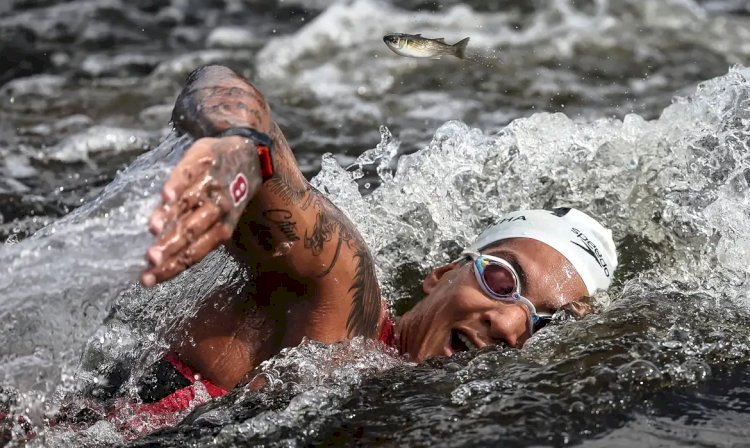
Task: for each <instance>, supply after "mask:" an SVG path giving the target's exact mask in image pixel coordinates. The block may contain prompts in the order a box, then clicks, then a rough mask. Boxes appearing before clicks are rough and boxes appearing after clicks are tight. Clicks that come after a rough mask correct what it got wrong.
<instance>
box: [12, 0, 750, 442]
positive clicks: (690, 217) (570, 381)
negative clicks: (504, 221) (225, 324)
mask: <svg viewBox="0 0 750 448" xmlns="http://www.w3.org/2000/svg"><path fill="white" fill-rule="evenodd" d="M253 8H255V9H253ZM391 31H396V32H422V33H423V34H425V35H427V36H431V37H445V38H446V39H447V40H448V41H453V40H458V39H460V38H462V37H466V36H470V37H471V43H470V45H469V49H470V50H471V51H473V53H470V54H473V56H472V60H471V61H469V62H462V61H459V60H454V59H444V60H440V61H421V60H409V59H403V58H399V57H397V56H396V55H394V54H392V53H390V51H389V50H388V49H387V48H385V46H384V45H383V44H382V41H381V37H382V35H383V34H385V33H387V32H391ZM0 35H3V36H6V37H8V38H7V39H5V40H4V41H3V42H4V43H2V44H0V45H5V47H3V48H2V50H3V52H4V53H6V54H12V53H9V52H15V53H14V54H18V55H20V56H19V57H23V60H24V61H26V63H25V64H20V65H19V64H16V65H11V66H9V67H1V68H2V69H3V71H2V75H1V76H2V77H1V78H0V82H3V83H4V85H2V86H1V87H0V104H2V107H1V108H0V154H2V164H0V197H1V198H2V200H0V215H2V219H0V236H2V238H3V239H5V240H6V243H5V244H4V245H3V246H2V248H0V269H2V272H3V275H2V277H0V320H2V322H4V325H3V326H2V327H0V338H1V339H2V340H3V341H4V342H5V343H4V344H3V345H2V346H1V347H0V360H2V362H0V385H2V389H3V392H0V403H4V402H10V405H11V406H12V407H13V408H14V409H15V410H16V411H17V412H18V413H22V414H25V415H28V416H29V418H30V419H31V421H32V422H34V424H35V427H36V432H37V433H38V436H37V439H35V441H33V442H32V445H41V446H100V445H117V444H123V445H131V446H153V445H159V446H181V445H182V446H184V445H190V446H206V445H216V446H240V445H248V444H250V445H252V444H263V445H283V446H301V445H308V444H315V443H334V444H345V443H346V441H351V440H356V441H357V443H360V444H362V445H371V444H376V443H377V444H384V445H416V446H421V445H434V444H439V445H447V446H464V445H477V444H495V445H496V444H501V443H502V444H505V445H511V446H516V445H535V444H536V445H538V444H542V445H549V444H552V445H564V444H581V445H585V446H634V445H637V446H643V445H700V446H705V445H708V446H716V445H720V446H727V445H732V444H740V445H741V444H744V443H745V440H746V439H747V436H748V435H749V433H748V430H747V429H746V425H745V424H744V422H745V420H746V419H747V414H748V404H747V403H748V402H750V401H748V391H749V390H750V376H749V375H748V373H749V372H750V334H748V332H747V330H746V329H747V325H748V319H749V318H750V300H749V299H750V298H749V297H748V294H747V292H746V289H747V288H746V283H747V276H748V268H747V266H748V260H750V257H749V256H748V251H750V238H748V236H747V235H748V234H750V216H749V215H748V213H747V210H748V209H750V208H749V207H748V205H749V204H748V202H749V200H748V183H749V182H750V159H749V157H750V156H749V154H750V152H748V142H749V141H750V113H749V112H748V111H749V110H750V69H748V68H745V67H744V66H743V64H744V65H747V64H748V56H750V46H748V44H747V42H750V10H748V7H747V5H746V3H745V2H742V1H731V0H714V1H710V0H706V1H699V2H695V1H689V0H669V1H635V0H632V1H618V2H615V1H603V0H600V1H593V0H592V1H575V2H568V1H553V2H505V3H503V6H502V8H501V7H498V6H497V5H496V3H495V2H482V1H475V2H442V3H432V2H417V1H413V2H405V3H404V2H399V3H398V6H396V4H395V2H394V3H393V4H392V3H389V2H378V1H374V0H358V1H350V2H332V3H330V4H329V3H328V2H295V1H288V0H287V1H283V2H281V1H279V2H278V3H274V2H267V4H264V5H260V4H258V5H255V6H247V5H245V4H244V3H243V2H238V1H230V0H226V1H219V0H217V1H213V2H206V3H200V4H197V3H194V2H190V1H188V0H184V1H183V0H172V1H167V0H164V1H158V2H132V3H131V2H128V3H127V5H126V3H125V2H120V1H116V0H111V1H110V0H108V1H92V0H89V1H85V0H78V1H68V2H51V1H45V0H33V1H32V0H15V1H11V2H10V3H4V4H3V5H2V6H0ZM32 44H33V45H32ZM216 62H218V63H224V64H229V65H230V66H233V67H235V68H236V69H238V71H240V72H242V73H243V74H245V75H246V76H248V77H250V78H251V79H253V80H254V81H255V82H256V83H257V84H258V85H259V87H260V88H261V89H262V90H263V91H264V92H266V94H267V96H268V98H269V101H270V103H271V106H272V108H273V110H274V112H275V114H276V116H277V119H278V121H279V122H280V124H281V125H282V127H283V128H284V131H285V133H286V134H287V135H288V137H289V139H290V142H291V144H292V146H293V147H294V148H295V152H296V154H297V156H298V159H299V161H300V165H301V167H302V169H303V172H304V173H305V174H306V175H307V176H308V177H313V176H315V177H314V178H313V180H312V181H313V183H314V184H315V185H316V186H317V187H318V188H320V189H322V190H324V191H325V192H327V194H328V195H329V197H331V198H332V200H333V201H334V202H335V203H337V204H338V205H339V206H340V207H341V208H342V209H344V211H345V212H346V213H347V214H348V215H349V216H350V218H351V219H352V220H353V221H354V222H355V223H356V224H357V226H358V227H359V228H360V230H361V231H362V233H363V236H364V237H365V239H366V241H367V243H368V245H369V246H370V248H371V250H372V251H373V254H374V255H375V257H376V262H377V265H378V275H379V279H380V281H381V284H382V286H383V290H384V292H385V295H386V298H387V299H388V301H389V303H390V304H391V306H392V308H393V310H394V311H395V312H396V313H400V312H402V311H403V310H405V309H408V307H409V306H410V305H411V304H413V303H414V301H415V300H418V298H419V284H420V281H421V277H422V276H423V275H424V273H425V272H426V271H427V270H428V269H429V267H431V266H434V265H435V264H437V263H441V262H444V261H447V260H449V259H451V258H452V257H453V256H455V255H456V253H457V252H458V251H459V250H460V248H461V247H462V246H463V245H464V244H466V243H467V242H469V241H470V240H471V239H472V238H473V236H474V235H476V234H477V233H478V232H479V231H480V230H481V229H482V228H483V227H484V226H485V225H486V224H487V223H489V222H491V221H492V220H493V219H494V218H496V217H497V216H499V215H501V214H503V213H504V212H506V211H509V210H513V209H517V208H527V207H530V208H539V207H551V206H560V205H567V206H575V207H579V208H581V209H583V210H586V211H587V212H589V213H591V214H593V215H595V216H598V217H600V218H601V219H602V220H603V221H605V222H606V223H607V224H608V225H609V226H610V227H611V228H612V229H613V230H614V233H615V235H616V237H617V242H618V247H619V251H620V260H621V267H620V270H619V272H618V276H617V278H616V282H615V285H614V286H613V287H612V288H611V289H610V291H609V292H608V293H606V294H601V295H600V296H598V297H597V304H598V306H597V313H595V314H594V315H591V316H589V317H586V318H584V319H581V320H575V319H573V318H572V317H570V316H565V315H560V316H557V320H556V322H555V323H554V324H553V325H551V326H548V327H547V328H545V329H544V330H543V331H541V332H540V333H539V334H538V335H537V336H536V337H535V338H534V339H532V340H531V341H530V342H529V343H528V344H527V345H526V346H525V347H524V348H523V349H522V350H508V349H503V348H489V349H485V350H481V351H476V352H470V353H463V354H460V355H458V356H455V357H453V358H450V359H447V358H436V359H433V360H430V361H428V362H427V363H425V364H423V365H419V366H417V365H413V364H411V363H408V362H406V361H404V360H402V359H400V358H399V357H398V356H396V355H395V354H394V353H390V352H383V351H382V350H381V349H380V348H378V347H377V346H376V344H374V343H372V342H370V341H365V340H359V339H357V340H354V341H352V342H347V343H341V344H338V345H333V346H323V345H320V344H317V343H315V342H311V341H308V342H305V343H303V344H302V345H301V346H300V347H298V348H294V349H288V350H286V351H285V352H284V353H282V354H280V355H278V356H277V357H275V358H273V359H272V360H270V361H269V362H267V363H266V364H265V365H264V366H263V368H262V370H263V372H264V374H265V375H266V376H267V377H268V378H269V379H271V381H270V386H269V388H268V389H267V390H265V391H263V392H261V393H251V392H247V391H242V390H239V391H235V392H233V393H232V394H230V395H228V396H227V397H224V398H222V399H220V400H215V401H212V402H211V403H208V404H204V405H201V404H202V403H203V402H204V401H206V400H205V399H204V398H199V399H198V400H196V403H194V406H193V407H192V408H191V410H189V411H188V412H186V413H185V414H188V415H184V414H181V415H177V416H175V418H174V420H173V421H167V422H155V421H146V422H140V423H139V424H135V423H134V422H133V420H132V419H133V416H132V415H129V414H128V412H127V410H123V411H122V412H120V413H119V415H116V416H114V417H111V418H109V419H107V418H104V416H103V410H102V405H101V400H98V399H97V397H101V396H103V395H106V394H108V393H112V392H113V391H114V392H118V393H119V394H122V395H123V396H125V397H128V396H133V388H134V384H135V382H136V381H137V380H138V378H139V377H140V376H141V375H143V373H144V371H145V369H146V368H147V367H148V366H149V365H150V364H151V363H152V362H153V361H154V360H156V359H158V358H159V357H160V356H161V355H162V354H163V353H164V351H165V350H166V347H167V346H168V343H169V341H170V339H169V338H170V335H171V334H173V333H174V330H175V329H176V328H178V327H179V325H180V323H181V322H182V321H183V320H185V319H188V318H189V317H190V316H191V315H192V314H193V313H195V312H196V309H197V307H198V305H199V304H200V299H201V298H203V297H206V296H207V295H208V294H209V293H211V292H212V291H214V290H216V289H218V288H220V287H230V288H233V287H240V286H241V284H242V282H243V280H244V279H243V278H242V275H241V272H240V270H238V269H237V266H235V265H234V264H233V263H232V262H231V260H229V259H228V257H227V256H226V255H225V254H223V253H222V252H217V253H215V254H212V256H211V257H209V259H207V260H206V261H205V262H203V263H201V264H200V265H199V266H198V267H197V268H196V269H194V270H192V271H191V272H190V273H188V274H186V275H184V276H182V277H180V278H179V279H178V280H177V281H175V282H172V283H170V284H167V285H163V286H160V287H158V288H155V289H154V290H149V291H146V290H143V289H141V288H139V287H138V286H137V285H135V283H134V282H135V279H136V278H137V273H138V272H139V271H140V270H141V269H142V268H143V266H144V261H143V253H144V251H145V248H146V247H147V245H148V242H149V241H150V237H149V235H148V234H147V232H146V230H145V220H146V217H147V216H148V213H149V210H150V209H151V208H152V207H153V206H154V204H155V203H156V201H157V198H156V196H155V193H156V192H157V191H158V189H159V186H160V182H162V181H163V179H164V176H165V175H166V173H168V170H169V167H170V166H172V165H173V164H174V163H175V162H176V160H177V159H178V158H179V155H180V153H181V151H182V150H183V148H184V147H185V146H186V145H187V144H189V142H188V141H186V140H184V139H183V140H179V139H176V138H174V137H173V136H170V135H169V128H168V127H167V122H168V120H169V114H170V111H171V104H172V103H173V101H174V97H175V96H176V93H177V92H178V91H179V89H180V86H181V83H182V81H183V79H184V76H185V75H186V73H187V72H189V71H190V70H191V69H192V68H193V67H194V66H196V65H197V64H201V63H216ZM162 141H163V143H161V144H159V142H162ZM151 148H155V149H153V150H152V151H150V152H145V151H146V150H148V149H151ZM326 152H332V153H333V155H329V156H324V157H321V156H322V154H323V153H326ZM118 376H119V377H120V378H119V381H118ZM60 407H63V408H64V413H66V414H67V415H69V416H70V415H77V416H87V417H86V418H84V417H81V418H80V419H79V420H80V421H79V422H78V423H72V422H70V421H69V422H67V423H64V424H60V425H58V426H56V427H54V428H47V427H45V426H44V425H43V424H42V421H43V419H44V416H45V415H49V414H54V413H55V411H57V410H58V409H59V408H60ZM183 417H185V420H184V421H182V423H179V421H180V420H181V419H182V418H183ZM70 420H75V419H74V418H70ZM122 425H125V426H127V427H128V429H123V428H122ZM160 427H161V429H158V428H160ZM12 429H13V431H15V432H14V433H13V434H14V435H15V439H14V440H13V441H11V445H13V444H20V443H22V442H21V440H22V439H23V430H22V429H21V428H20V427H19V425H16V426H15V427H14V428H12ZM151 431H156V432H154V433H153V434H151V435H146V434H147V433H149V432H151ZM0 440H2V439H0Z"/></svg>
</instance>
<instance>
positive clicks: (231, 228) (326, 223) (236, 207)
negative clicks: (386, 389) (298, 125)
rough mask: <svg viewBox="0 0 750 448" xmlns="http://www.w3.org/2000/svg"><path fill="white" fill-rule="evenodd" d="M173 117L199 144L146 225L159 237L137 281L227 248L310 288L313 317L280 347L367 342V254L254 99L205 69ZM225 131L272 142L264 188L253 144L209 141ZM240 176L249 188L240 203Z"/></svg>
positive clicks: (372, 287)
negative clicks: (244, 131) (253, 132)
mask: <svg viewBox="0 0 750 448" xmlns="http://www.w3.org/2000/svg"><path fill="white" fill-rule="evenodd" d="M172 118H173V122H174V124H175V127H176V128H177V130H178V131H180V132H183V133H185V132H186V133H189V134H190V135H192V136H194V137H196V138H198V140H197V141H196V142H195V143H194V144H193V146H192V147H191V148H190V149H189V150H188V151H187V152H186V154H185V157H184V159H183V160H182V161H181V162H180V164H179V165H178V166H177V167H176V168H175V171H174V172H173V174H172V176H171V177H170V180H169V181H168V182H167V184H166V185H165V188H164V192H163V199H164V204H162V206H161V207H160V208H159V209H157V211H156V212H155V213H154V215H153V217H152V219H151V221H150V228H151V230H152V232H153V233H154V234H156V235H159V239H158V241H157V242H156V243H155V244H154V245H153V246H152V247H151V248H150V249H149V251H148V260H149V262H150V263H151V266H150V267H149V269H148V270H146V271H145V272H144V275H143V276H142V277H141V280H142V282H143V283H144V284H145V285H147V286H148V285H151V284H154V283H158V282H161V281H164V280H167V279H169V278H172V277H174V276H175V275H177V274H179V273H180V272H182V271H183V270H185V269H186V268H187V267H189V266H191V265H193V264H195V263H197V262H198V261H200V260H201V259H202V258H203V257H204V256H205V255H206V254H207V253H209V252H210V251H211V250H213V249H215V248H216V247H218V246H219V245H220V244H221V243H223V242H227V241H230V242H231V244H230V245H229V248H230V250H231V251H232V253H234V254H235V255H236V256H237V258H238V259H239V260H241V261H243V262H244V263H245V264H246V265H247V266H248V267H250V268H253V267H254V266H262V267H267V266H273V269H274V272H275V273H276V274H279V273H280V274H282V275H286V276H288V277H289V278H290V280H293V281H294V282H297V283H298V284H304V285H307V286H306V287H305V288H306V289H305V290H306V291H307V294H306V297H304V299H305V300H306V301H307V302H308V303H310V306H309V309H310V311H309V313H310V314H311V315H312V316H311V318H310V319H307V320H305V319H301V320H299V319H294V321H295V325H294V328H293V329H291V330H290V331H288V332H287V333H286V334H285V335H284V338H283V339H284V344H292V343H294V341H295V340H298V339H301V337H303V336H307V337H310V338H313V339H319V340H324V341H333V340H338V339H341V338H342V337H347V336H348V337H353V336H358V335H366V336H373V335H374V334H375V332H376V330H377V326H378V323H379V320H380V314H381V301H380V291H379V289H378V284H377V280H376V277H375V271H374V264H373V261H372V258H371V256H370V253H369V251H368V249H367V247H366V245H365V243H364V241H363V240H362V238H361V236H360V235H359V233H358V232H357V230H356V228H355V227H354V225H353V224H352V223H351V222H350V221H349V220H348V219H347V218H346V216H345V215H344V214H343V213H342V212H341V211H340V210H338V209H337V208H336V207H335V206H334V205H333V204H331V203H330V201H328V199H327V198H325V197H324V196H323V195H322V194H321V193H319V192H318V191H317V190H315V189H314V188H312V187H311V186H310V185H309V184H308V183H307V181H306V180H305V178H304V177H303V176H302V174H301V172H300V171H299V168H298V167H297V163H296V160H295V158H294V155H293V153H292V151H291V149H290V148H289V145H288V143H287V142H286V139H285V138H284V136H283V134H282V133H281V131H280V129H279V128H278V126H276V124H275V123H274V122H273V121H272V119H271V115H270V109H269V107H268V105H267V103H266V101H265V99H264V98H263V96H262V95H261V94H260V92H259V91H258V90H257V89H256V88H255V87H253V86H252V85H251V84H250V83H248V82H247V81H245V80H244V79H242V78H241V77H239V76H238V75H237V74H235V73H234V72H232V71H231V70H229V69H226V68H223V67H206V68H203V69H200V70H197V71H196V72H194V73H193V74H191V76H190V77H189V79H188V83H187V85H186V86H185V89H184V90H183V92H182V93H181V94H180V96H179V97H178V99H177V103H176V105H175V110H174V112H173V116H172ZM231 127H251V128H255V129H257V130H258V131H260V132H263V133H266V134H267V135H269V136H270V137H271V139H272V141H273V146H274V148H273V161H274V175H273V177H272V178H270V179H269V180H268V181H266V182H265V183H261V181H260V173H259V164H258V160H257V152H256V149H255V146H254V145H253V144H252V142H245V140H244V138H242V137H225V138H220V139H213V138H205V137H206V136H210V135H215V134H217V133H219V132H221V131H224V130H226V129H228V128H231ZM238 175H243V176H245V178H246V182H245V183H244V188H245V189H244V190H242V191H243V192H244V193H243V194H244V196H242V198H241V200H240V201H239V202H238V203H236V202H235V201H234V198H235V196H236V194H235V195H233V191H234V192H235V193H236V192H237V191H236V190H237V189H233V187H232V182H233V181H235V179H236V177H237V176H238ZM260 270H261V271H262V270H263V268H260ZM298 320H299V322H298Z"/></svg>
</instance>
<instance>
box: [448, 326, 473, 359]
mask: <svg viewBox="0 0 750 448" xmlns="http://www.w3.org/2000/svg"><path fill="white" fill-rule="evenodd" d="M476 348H477V346H476V345H474V343H473V342H471V340H470V339H469V338H468V337H467V336H466V335H465V334H464V333H463V332H461V331H459V330H456V329H453V330H451V349H452V350H453V353H458V352H467V351H469V350H474V349H476Z"/></svg>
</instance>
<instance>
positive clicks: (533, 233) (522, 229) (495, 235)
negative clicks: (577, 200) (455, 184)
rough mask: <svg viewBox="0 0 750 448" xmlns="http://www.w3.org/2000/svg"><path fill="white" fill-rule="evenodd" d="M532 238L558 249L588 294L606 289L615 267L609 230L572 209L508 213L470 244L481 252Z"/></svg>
mask: <svg viewBox="0 0 750 448" xmlns="http://www.w3.org/2000/svg"><path fill="white" fill-rule="evenodd" d="M509 238H531V239H534V240H537V241H541V242H542V243H545V244H547V245H549V246H551V247H552V248H553V249H555V250H557V251H558V252H560V253H561V254H562V255H563V256H564V257H565V258H567V259H568V261H569V262H570V264H572V265H573V267H574V268H575V269H576V271H578V275H580V276H581V278H582V279H583V283H585V284H586V289H588V292H589V294H594V293H595V292H596V291H597V290H599V289H607V288H608V287H609V284H610V283H611V282H612V276H613V275H614V273H615V268H616V267H617V252H616V250H615V242H614V240H613V239H612V231H611V230H609V229H605V228H604V227H603V226H602V225H601V224H599V223H598V222H597V221H596V220H595V219H594V218H592V217H590V216H589V215H587V214H585V213H583V212H581V211H579V210H576V209H572V208H557V209H554V210H521V211H517V212H513V213H508V214H507V215H505V216H503V217H502V219H501V220H500V222H498V223H497V224H495V225H493V226H492V227H490V228H489V229H487V230H485V231H484V232H482V234H481V235H479V237H478V238H477V239H476V241H474V243H473V244H472V245H471V247H469V250H473V251H477V252H478V251H480V250H482V249H484V248H486V247H487V246H490V245H492V244H494V243H496V242H498V241H500V240H506V239H509Z"/></svg>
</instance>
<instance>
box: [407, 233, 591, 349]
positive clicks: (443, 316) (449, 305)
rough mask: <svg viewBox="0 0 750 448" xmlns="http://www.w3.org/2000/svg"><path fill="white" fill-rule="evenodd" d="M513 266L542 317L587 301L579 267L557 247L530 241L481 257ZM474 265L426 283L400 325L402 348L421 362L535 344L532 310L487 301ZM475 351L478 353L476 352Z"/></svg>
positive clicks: (444, 270) (438, 273)
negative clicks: (531, 332)
mask: <svg viewBox="0 0 750 448" xmlns="http://www.w3.org/2000/svg"><path fill="white" fill-rule="evenodd" d="M481 252H482V253H483V254H485V255H494V256H497V257H501V258H504V259H506V260H508V261H511V262H512V263H513V264H515V265H516V266H517V268H520V269H517V270H518V271H519V272H518V274H519V276H520V277H521V292H522V294H523V295H524V296H525V297H526V298H528V299H529V300H530V301H531V302H532V303H533V304H534V306H535V307H536V309H537V312H538V313H543V312H546V313H554V312H555V311H556V310H558V309H560V308H561V307H562V306H564V305H567V304H569V303H572V302H574V301H576V300H577V299H579V298H582V297H584V296H586V295H587V291H586V286H585V285H584V283H583V280H582V279H581V277H580V276H579V275H578V273H577V272H576V271H575V269H574V268H573V266H572V265H571V264H570V262H568V260H567V259H565V257H563V256H562V255H561V254H560V253H559V252H557V251H556V250H555V249H553V248H552V247H550V246H548V245H546V244H544V243H542V242H539V241H536V240H532V239H528V238H513V239H508V240H504V241H501V242H499V243H497V244H495V245H493V246H490V247H488V248H486V249H483V250H482V251H481ZM473 269H474V267H473V263H470V262H458V263H451V264H448V265H445V266H441V267H439V268H437V269H435V270H434V271H432V272H431V273H430V274H429V275H428V276H427V278H426V279H425V280H424V283H423V289H424V292H425V293H426V294H427V296H426V297H425V298H424V299H423V300H422V301H420V302H419V303H418V304H417V305H416V306H415V307H414V308H413V309H412V310H411V311H409V312H407V313H406V314H404V316H403V317H402V318H401V319H399V322H398V325H397V334H398V335H399V348H400V350H401V352H402V353H408V354H409V355H410V356H411V357H412V358H413V359H415V360H416V361H420V362H421V361H423V360H424V359H426V358H429V357H431V356H439V355H444V356H451V355H452V354H453V353H455V352H457V351H463V350H467V349H468V348H474V347H476V348H482V347H486V346H487V345H493V344H505V345H508V346H510V347H521V346H522V345H523V343H524V342H526V340H527V339H528V338H529V324H528V321H529V310H528V308H527V307H526V306H524V305H523V304H521V303H507V302H502V301H499V300H496V299H493V298H491V297H489V296H488V295H486V294H485V293H484V291H483V289H482V287H481V286H480V285H479V284H478V282H477V279H476V277H475V275H474V271H473ZM472 346H473V347H472Z"/></svg>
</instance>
